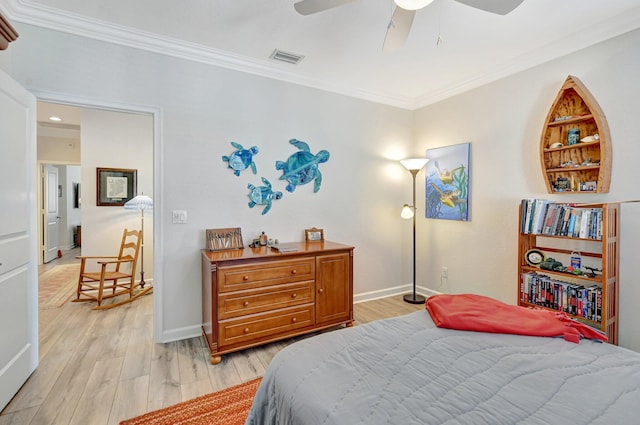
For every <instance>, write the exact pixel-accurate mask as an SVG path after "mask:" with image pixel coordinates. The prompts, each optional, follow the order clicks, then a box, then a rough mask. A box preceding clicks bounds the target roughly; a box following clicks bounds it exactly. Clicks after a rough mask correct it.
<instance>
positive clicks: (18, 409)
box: [0, 252, 424, 425]
mask: <svg viewBox="0 0 640 425" xmlns="http://www.w3.org/2000/svg"><path fill="white" fill-rule="evenodd" d="M75 255H77V252H75V253H74V252H71V253H69V254H68V255H67V253H65V255H64V256H63V258H61V259H57V260H54V263H57V264H65V263H69V262H73V261H74V260H73V256H75ZM54 266H55V264H49V265H45V266H42V267H41V268H40V273H42V272H44V271H46V270H48V269H50V268H51V267H54ZM354 308H355V313H354V314H355V319H356V323H355V324H356V325H359V324H362V323H366V322H369V321H372V320H376V319H381V318H386V317H392V316H398V315H402V314H406V313H410V312H413V311H416V310H420V309H422V308H424V306H422V305H411V304H407V303H405V302H403V301H402V297H401V296H398V297H392V298H385V299H380V300H375V301H368V302H364V303H359V304H356V305H355V307H354ZM152 316H153V303H152V295H148V296H145V297H142V298H141V299H139V300H137V301H136V302H134V303H131V304H126V305H123V306H121V307H118V308H114V309H111V310H105V311H93V310H91V305H90V304H87V303H66V304H65V305H63V306H62V307H60V308H53V309H51V308H50V309H44V310H43V309H41V310H40V365H39V366H38V368H37V369H36V371H35V372H34V373H33V375H32V376H31V377H30V378H29V380H28V381H27V382H26V383H25V385H24V386H23V387H22V389H21V390H20V391H19V392H18V394H16V396H15V397H14V399H13V400H12V401H11V402H10V403H9V405H8V406H7V407H6V408H5V409H4V410H3V411H2V413H1V414H0V425H8V424H12V425H17V424H20V425H27V424H29V425H35V424H42V425H45V424H46V425H50V424H64V425H67V424H82V425H89V424H96V425H97V424H100V425H104V424H118V422H119V421H121V420H124V419H128V418H131V417H134V416H137V415H140V414H143V413H146V412H148V411H151V410H156V409H160V408H162V407H166V406H170V405H172V404H175V403H179V402H181V401H185V400H188V399H191V398H194V397H197V396H199V395H203V394H206V393H209V392H213V391H217V390H220V389H224V388H227V387H230V386H233V385H237V384H240V383H242V382H245V381H248V380H251V379H253V378H256V377H259V376H262V375H263V374H264V371H265V369H266V367H267V366H268V365H269V362H270V361H271V359H272V357H273V356H274V355H275V354H276V353H277V352H278V351H279V350H280V349H281V348H283V347H284V346H286V345H287V344H290V343H291V342H293V341H295V340H296V339H295V338H294V339H290V340H285V341H281V342H277V343H272V344H268V345H265V346H262V347H259V348H252V349H249V350H245V351H241V352H237V353H232V354H228V355H225V356H223V357H222V362H221V363H220V364H218V365H215V366H214V365H211V364H210V363H209V353H208V351H207V349H206V347H205V344H204V340H203V339H202V337H198V338H192V339H187V340H183V341H177V342H171V343H166V344H156V343H154V342H153V340H152V322H153V321H152Z"/></svg>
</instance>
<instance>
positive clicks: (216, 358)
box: [211, 354, 222, 364]
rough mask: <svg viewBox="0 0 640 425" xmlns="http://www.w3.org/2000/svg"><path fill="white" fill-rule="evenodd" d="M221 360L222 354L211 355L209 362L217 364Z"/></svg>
mask: <svg viewBox="0 0 640 425" xmlns="http://www.w3.org/2000/svg"><path fill="white" fill-rule="evenodd" d="M221 361H222V356H216V355H215V354H212V355H211V364H218V363H220V362H221Z"/></svg>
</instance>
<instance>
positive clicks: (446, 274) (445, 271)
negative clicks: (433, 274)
mask: <svg viewBox="0 0 640 425" xmlns="http://www.w3.org/2000/svg"><path fill="white" fill-rule="evenodd" d="M440 276H441V277H443V278H445V279H446V278H448V277H449V267H442V271H441V272H440Z"/></svg>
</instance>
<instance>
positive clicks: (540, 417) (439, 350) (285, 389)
mask: <svg viewBox="0 0 640 425" xmlns="http://www.w3.org/2000/svg"><path fill="white" fill-rule="evenodd" d="M246 423H247V424H251V425H269V424H274V425H275V424H278V425H285V424H289V425H303V424H304V425H316V424H318V425H320V424H324V425H333V424H335V425H337V424H344V425H357V424H366V425H377V424H391V425H405V424H473V425H481V424H487V425H499V424H572V425H577V424H603V425H604V424H607V425H610V424H632V423H640V354H639V353H636V352H633V351H630V350H627V349H624V348H621V347H617V346H614V345H610V344H606V343H601V342H595V341H591V340H582V341H581V342H580V343H579V344H574V343H570V342H567V341H565V340H563V339H562V338H548V337H532V336H521V335H506V334H491V333H481V332H471V331H459V330H451V329H440V328H437V327H436V326H435V325H434V323H433V321H432V320H431V317H430V316H429V313H428V312H427V311H418V312H415V313H411V314H408V315H406V316H402V317H397V318H392V319H385V320H379V321H376V322H371V323H367V324H363V325H360V326H355V327H352V328H345V329H340V330H337V331H334V332H329V333H324V334H321V335H318V336H315V337H312V338H308V339H305V340H302V341H299V342H296V343H294V344H292V345H289V346H288V347H286V348H285V349H283V350H281V351H280V352H279V353H278V354H276V356H275V357H274V358H273V360H272V362H271V364H270V365H269V367H268V369H267V371H266V373H265V376H264V378H263V380H262V382H261V384H260V387H259V389H258V392H257V394H256V397H255V399H254V402H253V405H252V407H251V411H250V413H249V417H248V418H247V422H246Z"/></svg>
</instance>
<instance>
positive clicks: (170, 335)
mask: <svg viewBox="0 0 640 425" xmlns="http://www.w3.org/2000/svg"><path fill="white" fill-rule="evenodd" d="M200 335H202V326H200V325H194V326H185V327H183V328H177V329H171V330H169V331H166V332H163V333H162V339H161V341H162V342H163V343H167V342H173V341H180V340H183V339H187V338H196V337H199V336H200Z"/></svg>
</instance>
